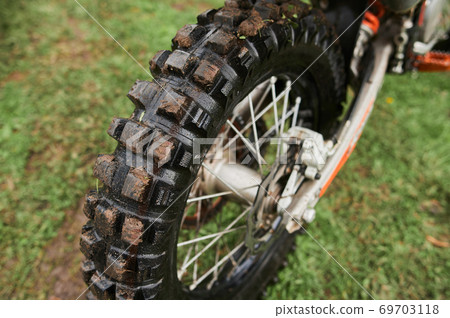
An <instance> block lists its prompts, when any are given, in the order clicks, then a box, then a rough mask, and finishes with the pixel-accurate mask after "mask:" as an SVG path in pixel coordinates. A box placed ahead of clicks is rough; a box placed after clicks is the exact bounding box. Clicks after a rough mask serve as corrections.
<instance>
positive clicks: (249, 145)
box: [177, 75, 313, 292]
mask: <svg viewBox="0 0 450 318" xmlns="http://www.w3.org/2000/svg"><path fill="white" fill-rule="evenodd" d="M299 84H300V83H299ZM299 86H300V87H297V88H298V89H299V90H300V91H302V90H303V89H304V88H303V89H302V87H301V85H299ZM297 93H298V90H297V91H294V89H293V87H291V82H290V80H289V76H288V75H285V76H279V77H278V78H277V77H271V78H270V79H269V80H266V81H263V83H261V84H260V85H257V86H256V87H255V89H253V90H252V92H251V93H250V94H249V95H248V96H247V97H246V98H244V99H243V100H242V101H241V103H239V104H238V105H237V106H236V108H235V111H234V112H233V114H232V116H231V118H230V119H228V120H227V122H226V124H225V125H224V127H223V128H222V130H221V132H220V133H219V136H218V137H217V138H216V140H215V142H214V144H213V145H212V146H211V149H210V151H209V152H208V154H207V155H206V157H205V161H204V162H203V164H202V166H201V167H200V170H199V172H198V176H199V180H198V182H196V183H195V184H194V185H193V186H192V188H191V192H190V194H189V198H188V201H187V206H186V209H185V212H184V215H183V219H182V221H181V227H180V232H179V236H178V246H177V274H178V280H179V281H180V282H181V283H182V285H183V286H185V287H186V289H187V290H188V291H194V292H196V291H199V290H200V291H202V290H207V291H211V289H213V288H214V287H215V286H216V285H218V284H220V283H221V282H222V281H227V280H228V281H229V280H230V279H231V278H232V277H233V275H235V274H237V273H238V272H239V270H240V269H241V268H243V267H246V266H248V265H249V264H250V263H254V262H255V261H256V259H257V258H258V257H259V256H260V254H261V253H256V254H252V253H251V252H250V249H249V248H248V246H247V245H246V242H245V241H246V234H248V233H246V231H247V229H248V220H247V216H248V213H249V211H250V209H251V207H252V205H253V204H254V203H255V202H254V201H255V199H256V193H257V189H258V187H259V185H260V184H261V183H262V181H263V179H264V177H265V176H267V175H268V174H269V173H270V171H271V165H273V164H274V163H275V161H276V160H277V158H278V156H279V155H280V154H281V153H280V146H279V145H277V144H275V145H274V147H272V149H270V147H269V146H270V138H271V137H275V136H281V135H282V134H283V132H286V131H287V129H288V128H290V127H292V126H294V125H299V124H300V125H301V124H303V123H304V122H305V118H303V117H304V116H302V114H301V112H300V110H301V109H302V107H301V98H297V97H300V96H298V95H297ZM294 123H295V124H294ZM311 124H313V123H311ZM256 139H258V142H255V140H256ZM224 140H225V141H226V142H223V141H224ZM218 141H220V143H219V142H218ZM233 146H234V149H233V150H235V151H236V156H235V157H236V161H239V162H244V163H245V164H246V165H247V167H249V168H248V169H252V170H253V171H257V172H258V173H259V174H260V175H261V179H260V180H254V182H253V183H254V184H252V185H250V186H249V185H248V184H247V186H246V187H242V186H241V187H236V186H233V184H230V183H229V182H227V180H225V179H226V178H224V177H221V176H220V175H218V174H216V173H215V171H214V160H217V153H220V154H222V155H223V154H224V153H226V152H227V151H230V149H232V148H233ZM213 155H216V156H213ZM222 160H223V159H222ZM226 160H229V158H228V159H226ZM265 163H267V164H265ZM208 176H209V178H214V179H215V180H216V183H217V182H218V183H220V184H222V188H221V189H220V190H222V191H217V189H216V190H215V191H214V189H212V190H211V189H210V188H211V187H210V188H208V187H205V179H207V178H208ZM251 178H252V179H256V178H255V177H251ZM217 180H219V181H217ZM210 183H211V182H210ZM205 188H206V189H208V191H205ZM213 188H214V187H213ZM270 190H273V189H270ZM251 193H254V195H253V200H252V199H251V198H252V196H251ZM240 204H242V206H240ZM265 217H266V219H265V220H263V222H265V225H266V228H265V229H263V231H270V230H271V231H274V229H277V227H275V226H274V225H276V224H275V223H277V222H278V227H279V225H280V222H279V220H277V218H276V217H274V215H273V214H271V213H267V215H266V216H265ZM278 230H279V229H277V231H278ZM281 230H282V229H281ZM278 234H279V233H278ZM247 236H248V235H247ZM273 237H275V235H273ZM247 244H248V242H247Z"/></svg>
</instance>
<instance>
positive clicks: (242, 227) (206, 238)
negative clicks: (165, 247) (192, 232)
mask: <svg viewBox="0 0 450 318" xmlns="http://www.w3.org/2000/svg"><path fill="white" fill-rule="evenodd" d="M244 228H246V226H245V225H243V226H238V227H235V228H232V229H229V230H225V231H222V232H218V233H214V234H209V235H205V236H200V237H198V238H195V239H192V240H189V241H185V242H181V243H178V245H177V246H178V247H180V246H186V245H189V244H193V243H197V242H200V241H204V240H209V239H211V238H215V237H216V236H219V235H220V236H223V235H224V234H228V233H232V232H235V231H237V230H242V229H244Z"/></svg>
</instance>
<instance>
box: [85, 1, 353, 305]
mask: <svg viewBox="0 0 450 318" xmlns="http://www.w3.org/2000/svg"><path fill="white" fill-rule="evenodd" d="M197 21H198V22H197V24H189V25H186V26H184V27H183V28H182V29H180V30H179V31H178V33H177V34H176V36H175V37H174V38H173V40H172V50H171V51H159V52H158V53H157V54H156V55H155V56H154V57H153V58H152V59H151V61H150V69H151V72H152V74H153V75H154V76H155V80H154V81H153V82H147V81H136V83H135V84H134V85H133V87H132V88H131V89H130V91H129V93H128V97H129V98H130V100H131V101H132V102H133V104H134V105H135V109H134V112H133V113H132V115H131V116H130V118H127V119H126V118H114V119H113V121H112V122H111V125H110V127H109V129H108V134H109V135H110V136H111V137H112V138H114V139H115V140H117V142H118V145H117V148H116V150H115V151H114V153H112V154H104V155H99V156H98V158H97V160H96V163H95V167H94V176H95V177H96V178H97V179H98V180H99V181H100V183H101V185H102V186H101V187H100V189H99V190H98V191H97V190H94V191H90V192H89V193H88V194H87V195H86V203H85V205H84V213H85V214H86V216H87V217H88V218H89V221H88V222H87V224H86V225H85V226H84V227H83V228H82V233H81V239H80V246H81V251H82V252H83V254H84V255H85V257H86V260H85V261H84V262H83V263H82V266H81V269H82V273H83V278H84V280H85V282H86V284H87V285H88V286H89V291H88V292H87V297H88V298H97V299H154V298H159V299H161V298H163V299H164V298H165V299H167V298H189V297H197V296H192V295H190V294H189V293H187V292H186V291H185V290H184V289H183V288H182V286H181V285H180V283H179V282H178V280H177V278H176V268H175V264H176V244H177V234H178V230H179V223H180V219H181V216H182V214H183V211H184V207H185V202H186V199H187V196H188V193H189V189H188V188H187V186H188V185H190V184H191V183H192V181H193V180H194V179H195V177H196V174H197V170H198V168H199V167H198V165H193V164H192V156H193V154H192V152H193V139H195V138H204V137H215V136H216V135H217V133H218V130H219V129H220V127H221V126H222V125H223V124H224V121H225V119H226V118H227V117H228V116H229V114H230V113H231V111H232V110H233V107H234V106H235V105H236V104H237V103H238V102H239V101H240V100H241V99H242V98H243V97H244V96H246V94H248V92H249V91H250V90H251V89H252V88H253V87H254V84H255V82H257V81H260V80H261V79H263V78H267V77H268V76H270V75H271V74H273V73H274V72H276V71H283V70H286V69H292V68H294V69H296V70H298V72H297V74H298V75H300V73H299V72H300V71H301V70H305V69H306V68H307V67H308V66H309V65H310V64H311V63H312V62H313V61H315V60H316V59H317V61H316V62H315V63H314V64H313V66H311V68H310V69H308V72H307V73H308V74H307V76H309V77H310V78H311V79H313V80H314V81H315V82H317V83H320V92H319V94H320V108H318V109H316V110H315V111H316V112H317V114H316V115H317V116H316V118H317V120H316V121H315V128H316V129H317V130H319V131H321V132H323V133H325V134H326V133H327V132H330V129H331V127H332V126H333V123H334V122H335V119H336V117H337V116H338V115H339V113H340V111H341V108H340V103H341V101H343V99H344V93H345V90H344V83H345V78H344V77H345V75H344V69H343V63H344V62H343V58H342V55H341V53H340V49H339V46H338V45H333V46H331V47H330V48H329V49H328V50H327V48H328V46H329V45H330V44H331V43H332V42H333V41H334V40H335V39H336V36H335V35H334V32H333V30H332V28H331V27H330V26H329V25H328V24H327V22H326V20H325V18H324V16H323V15H322V14H321V13H320V12H319V11H316V10H315V9H311V8H310V7H309V6H308V5H306V4H304V3H301V2H299V1H245V0H241V1H226V2H225V6H224V7H223V8H221V9H219V10H215V9H211V10H208V11H205V12H204V13H202V14H200V15H199V16H198V17H197ZM294 57H295V58H294ZM319 57H320V58H319ZM148 149H152V152H151V153H152V155H149V153H150V152H149V151H148ZM203 151H204V152H206V151H207V149H204V150H203ZM292 240H293V238H292V236H290V235H287V234H285V235H283V237H282V238H280V241H279V242H277V243H276V244H275V245H274V247H273V249H271V250H270V251H268V254H267V255H266V256H265V258H263V259H264V261H262V262H261V263H260V264H258V268H257V269H256V270H254V271H253V272H252V275H251V276H249V277H246V278H244V279H243V280H242V281H241V282H240V283H239V282H238V283H236V284H235V285H233V286H228V287H227V289H219V291H218V292H216V293H214V294H210V295H202V296H201V297H202V298H254V297H256V296H257V295H258V294H259V293H260V292H261V290H262V289H263V288H264V286H265V285H266V284H267V283H268V282H269V280H270V279H272V277H273V276H274V275H276V272H277V269H278V268H279V267H280V266H281V264H282V262H283V259H284V257H285V255H286V253H287V252H288V250H289V248H290V247H289V246H290V243H291V242H292ZM268 260H270V262H269V261H268ZM247 276H248V275H247ZM199 297H200V296H199Z"/></svg>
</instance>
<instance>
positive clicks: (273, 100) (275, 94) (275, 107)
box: [270, 76, 280, 136]
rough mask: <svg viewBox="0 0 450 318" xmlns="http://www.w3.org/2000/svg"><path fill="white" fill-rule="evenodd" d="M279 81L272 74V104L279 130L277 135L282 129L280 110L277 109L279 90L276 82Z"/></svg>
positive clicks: (276, 126) (276, 125)
mask: <svg viewBox="0 0 450 318" xmlns="http://www.w3.org/2000/svg"><path fill="white" fill-rule="evenodd" d="M276 82H277V78H276V77H275V76H272V77H271V78H270V87H271V89H272V105H273V114H274V117H275V129H276V131H277V136H279V135H280V131H279V129H278V110H277V91H276V89H275V83H276Z"/></svg>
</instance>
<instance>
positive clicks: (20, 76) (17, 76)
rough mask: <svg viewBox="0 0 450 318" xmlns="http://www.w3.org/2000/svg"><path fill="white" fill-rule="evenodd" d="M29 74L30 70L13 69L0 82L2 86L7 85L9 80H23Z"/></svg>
mask: <svg viewBox="0 0 450 318" xmlns="http://www.w3.org/2000/svg"><path fill="white" fill-rule="evenodd" d="M27 75H28V72H19V71H13V72H11V73H9V74H8V76H6V77H5V78H4V79H3V80H2V81H1V82H0V87H2V86H3V85H5V84H6V83H7V82H21V81H23V80H24V79H25V78H26V77H27Z"/></svg>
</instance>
